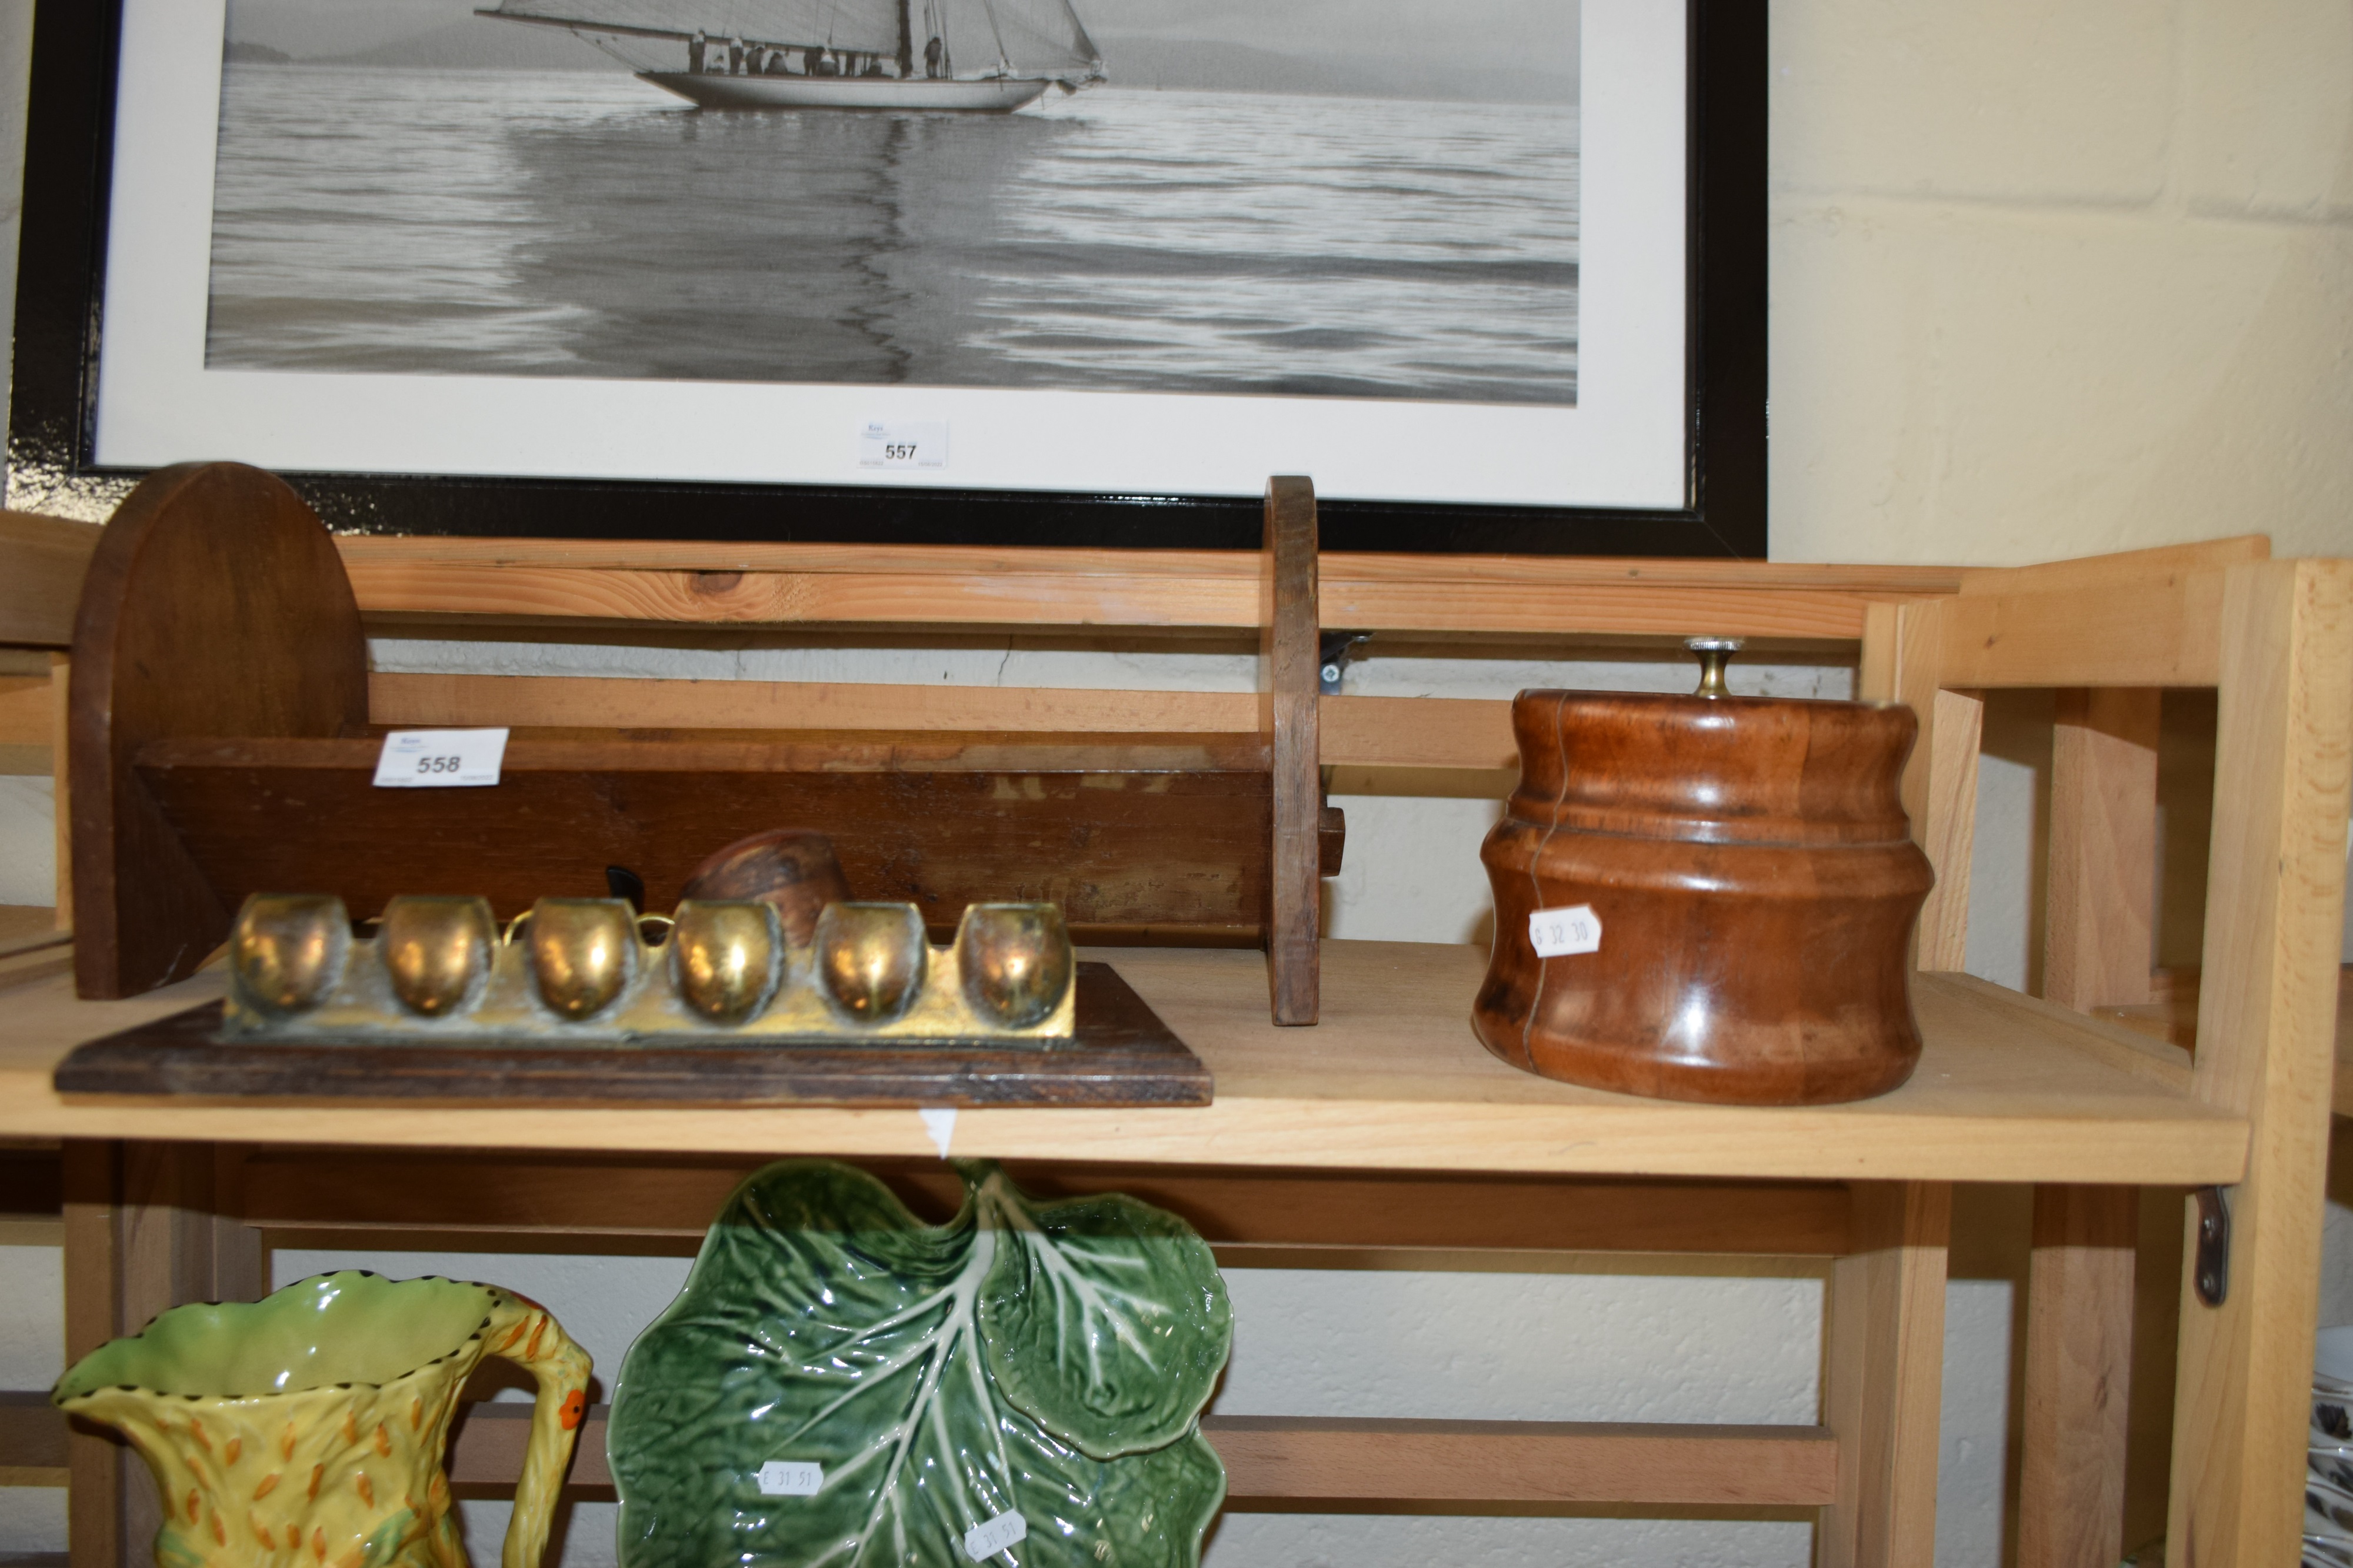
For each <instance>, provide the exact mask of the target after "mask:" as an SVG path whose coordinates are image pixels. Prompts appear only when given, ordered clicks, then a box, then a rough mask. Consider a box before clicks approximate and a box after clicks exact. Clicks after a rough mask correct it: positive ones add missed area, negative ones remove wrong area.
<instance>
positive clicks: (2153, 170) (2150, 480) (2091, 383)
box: [1770, 0, 2353, 564]
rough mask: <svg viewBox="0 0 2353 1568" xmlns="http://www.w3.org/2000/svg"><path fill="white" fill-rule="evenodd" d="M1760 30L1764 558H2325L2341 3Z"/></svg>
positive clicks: (1890, 10)
mask: <svg viewBox="0 0 2353 1568" xmlns="http://www.w3.org/2000/svg"><path fill="white" fill-rule="evenodd" d="M1772 24H1773V25H1772V72H1773V131H1772V144H1771V176H1770V177H1771V182H1772V190H1773V205H1772V250H1771V267H1772V316H1771V329H1770V330H1771V363H1772V370H1771V376H1772V437H1773V441H1772V479H1771V486H1772V490H1771V526H1772V537H1773V553H1774V555H1775V556H1776V557H1777V558H1778V559H1782V560H1788V561H1871V562H1882V561H1907V562H1939V561H1942V562H1961V563H1991V564H2014V563H2023V562H2031V561H2042V560H2048V559H2052V558H2054V557H2059V556H2066V555H2083V554H2093V553H2096V552H2102V551H2108V550H2122V549H2130V548H2134V547H2137V546H2141V545H2148V544H2164V543H2173V542H2180V541H2185V540H2196V539H2211V538H2219V537H2221V536H2224V535H2227V534H2232V533H2250V532H2267V533H2269V534H2271V535H2272V539H2273V543H2274V550H2275V551H2276V552H2278V553H2281V554H2341V553H2346V552H2353V440H2348V439H2347V433H2348V430H2353V6H2348V5H2346V4H2345V3H2344V0H2070V3H2066V4H2057V5H2053V4H2050V3H2048V0H1979V3H1978V4H1973V5H1949V4H1939V3H1935V0H1777V3H1776V4H1774V5H1773V6H1772Z"/></svg>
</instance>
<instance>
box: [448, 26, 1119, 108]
mask: <svg viewBox="0 0 2353 1568" xmlns="http://www.w3.org/2000/svg"><path fill="white" fill-rule="evenodd" d="M915 6H916V0H499V4H497V5H492V6H489V7H485V8H483V9H481V10H479V11H477V12H476V13H475V15H477V16H495V17H499V18H501V19H502V20H505V21H509V22H532V23H537V24H539V25H541V26H552V27H564V28H566V29H568V30H570V31H571V32H573V33H575V34H576V35H578V36H579V37H582V38H584V39H586V41H587V42H589V43H592V44H594V45H596V47H598V48H601V49H603V50H604V51H605V52H606V53H607V54H609V55H611V56H613V57H614V58H616V59H618V60H620V61H621V62H622V63H623V64H625V65H627V66H628V67H629V68H631V69H632V70H634V71H636V72H637V74H638V78H639V79H641V80H644V81H649V82H651V83H652V84H653V85H654V86H656V87H659V88H662V89H666V90H668V91H670V92H674V93H676V94H678V95H679V96H680V97H681V98H683V99H687V100H691V101H692V102H694V103H696V104H699V105H701V106H702V107H703V108H705V109H918V110H967V111H974V112H979V113H996V114H1003V113H1007V112H1008V111H1010V110H1016V109H1019V108H1020V107H1022V106H1023V105H1024V104H1027V103H1031V102H1034V101H1036V100H1038V99H1039V97H1041V96H1043V94H1044V93H1045V92H1046V90H1047V89H1049V88H1052V87H1060V88H1061V89H1063V90H1064V91H1065V92H1076V91H1077V90H1078V89H1080V88H1082V87H1084V86H1086V85H1088V84H1089V83H1090V82H1097V81H1101V80H1103V56H1102V54H1101V53H1100V52H1099V51H1097V49H1096V48H1095V45H1094V40H1093V39H1092V38H1090V37H1087V30H1086V27H1085V26H1083V25H1082V23H1081V22H1080V21H1079V17H1078V13H1077V12H1075V11H1073V10H1071V3H1070V0H922V9H921V12H920V14H918V12H917V10H916V9H915ZM958 58H963V59H965V60H967V61H972V60H985V61H987V65H986V66H985V67H983V68H979V69H976V70H966V71H964V72H961V73H959V71H958V70H957V68H956V64H955V62H956V60H957V59H958Z"/></svg>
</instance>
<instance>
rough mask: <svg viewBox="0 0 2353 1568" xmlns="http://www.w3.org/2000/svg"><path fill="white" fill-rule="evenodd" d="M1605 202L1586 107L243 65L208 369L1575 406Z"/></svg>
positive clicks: (227, 135)
mask: <svg viewBox="0 0 2353 1568" xmlns="http://www.w3.org/2000/svg"><path fill="white" fill-rule="evenodd" d="M1116 65H1117V62H1116V61H1113V68H1114V70H1115V69H1116ZM212 247H213V248H212V307H211V319H210V326H209V332H208V339H207V344H206V363H208V364H210V365H213V366H216V367H224V368H243V369H269V370H301V371H371V372H392V373H410V374H413V373H428V374H429V373H441V374H474V375H518V374H521V375H560V376H584V377H600V378H608V377H609V378H649V377H650V378H668V379H697V380H723V381H768V382H818V383H855V384H878V383H888V384H920V385H935V386H1017V387H1067V388H1073V389H1118V390H1125V391H1150V392H1187V393H1216V394H1227V395H1236V394H1279V395H1290V396H1345V397H1398V398H1409V399H1415V400H1450V401H1466V402H1481V403H1560V404H1566V403H1572V402H1574V401H1575V398H1576V384H1577V375H1576V373H1577V116H1576V111H1575V110H1574V109H1573V108H1567V107H1551V106H1544V105H1531V104H1481V103H1433V102H1397V101H1390V100H1377V99H1358V98H1314V97H1298V98H1284V97H1279V96H1271V95H1267V94H1256V93H1216V92H1191V91H1154V90H1145V89H1121V88H1119V87H1116V86H1113V87H1107V88H1097V89H1089V90H1087V91H1085V92H1083V93H1082V94H1080V95H1078V96H1077V97H1075V98H1065V97H1061V96H1060V95H1059V94H1052V95H1050V101H1049V102H1048V104H1047V105H1046V106H1044V108H1043V110H1042V111H1041V110H1038V109H1032V110H1025V111H1023V112H1020V113H1018V114H1013V115H969V116H967V115H945V114H910V113H898V112H878V113H857V112H843V111H839V110H834V111H799V112H775V113H746V112H697V111H695V110H692V109H691V108H689V107H687V106H685V105H683V104H681V103H679V102H678V101H677V100H673V99H670V98H669V97H668V96H667V95H665V94H663V93H661V92H659V90H657V89H653V88H651V87H649V86H646V85H645V84H643V83H640V82H638V81H636V80H634V79H631V78H629V77H628V76H625V75H622V74H620V73H619V72H618V71H616V72H614V73H613V74H611V75H609V76H607V75H599V74H596V73H591V72H562V71H548V72H504V71H422V70H419V71H408V70H396V69H381V68H332V67H313V66H258V65H232V66H230V67H229V68H227V72H226V75H225V78H224V86H223V106H222V124H221V141H220V155H219V163H218V168H217V174H216V184H215V194H214V213H213V241H212Z"/></svg>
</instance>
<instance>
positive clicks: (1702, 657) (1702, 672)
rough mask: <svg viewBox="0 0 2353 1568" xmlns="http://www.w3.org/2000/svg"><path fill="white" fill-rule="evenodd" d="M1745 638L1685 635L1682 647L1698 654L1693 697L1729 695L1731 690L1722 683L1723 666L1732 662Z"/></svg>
mask: <svg viewBox="0 0 2353 1568" xmlns="http://www.w3.org/2000/svg"><path fill="white" fill-rule="evenodd" d="M1744 641H1745V639H1743V638H1740V637H1685V638H1684V639H1683V647H1687V648H1689V649H1691V650H1692V652H1694V653H1695V654H1697V655H1699V685H1698V687H1697V688H1695V689H1694V690H1693V692H1692V695H1693V696H1694V697H1707V698H1716V697H1729V696H1731V695H1732V690H1731V689H1730V688H1729V687H1727V686H1725V684H1724V667H1725V665H1727V664H1730V663H1731V662H1732V656H1733V655H1734V654H1736V653H1738V652H1739V651H1740V650H1741V647H1743V646H1744Z"/></svg>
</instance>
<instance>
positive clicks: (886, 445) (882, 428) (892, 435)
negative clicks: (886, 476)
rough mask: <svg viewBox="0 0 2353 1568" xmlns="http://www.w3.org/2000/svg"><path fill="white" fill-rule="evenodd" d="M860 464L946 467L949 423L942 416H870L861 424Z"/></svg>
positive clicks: (861, 466)
mask: <svg viewBox="0 0 2353 1568" xmlns="http://www.w3.org/2000/svg"><path fill="white" fill-rule="evenodd" d="M858 466H859V467H860V468H946V467H947V466H948V427H947V426H946V424H945V423H944V421H939V420H930V421H922V422H917V421H911V420H901V421H897V422H890V421H885V420H881V419H870V420H868V421H867V422H866V423H865V424H863V425H860V426H859V427H858Z"/></svg>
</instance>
